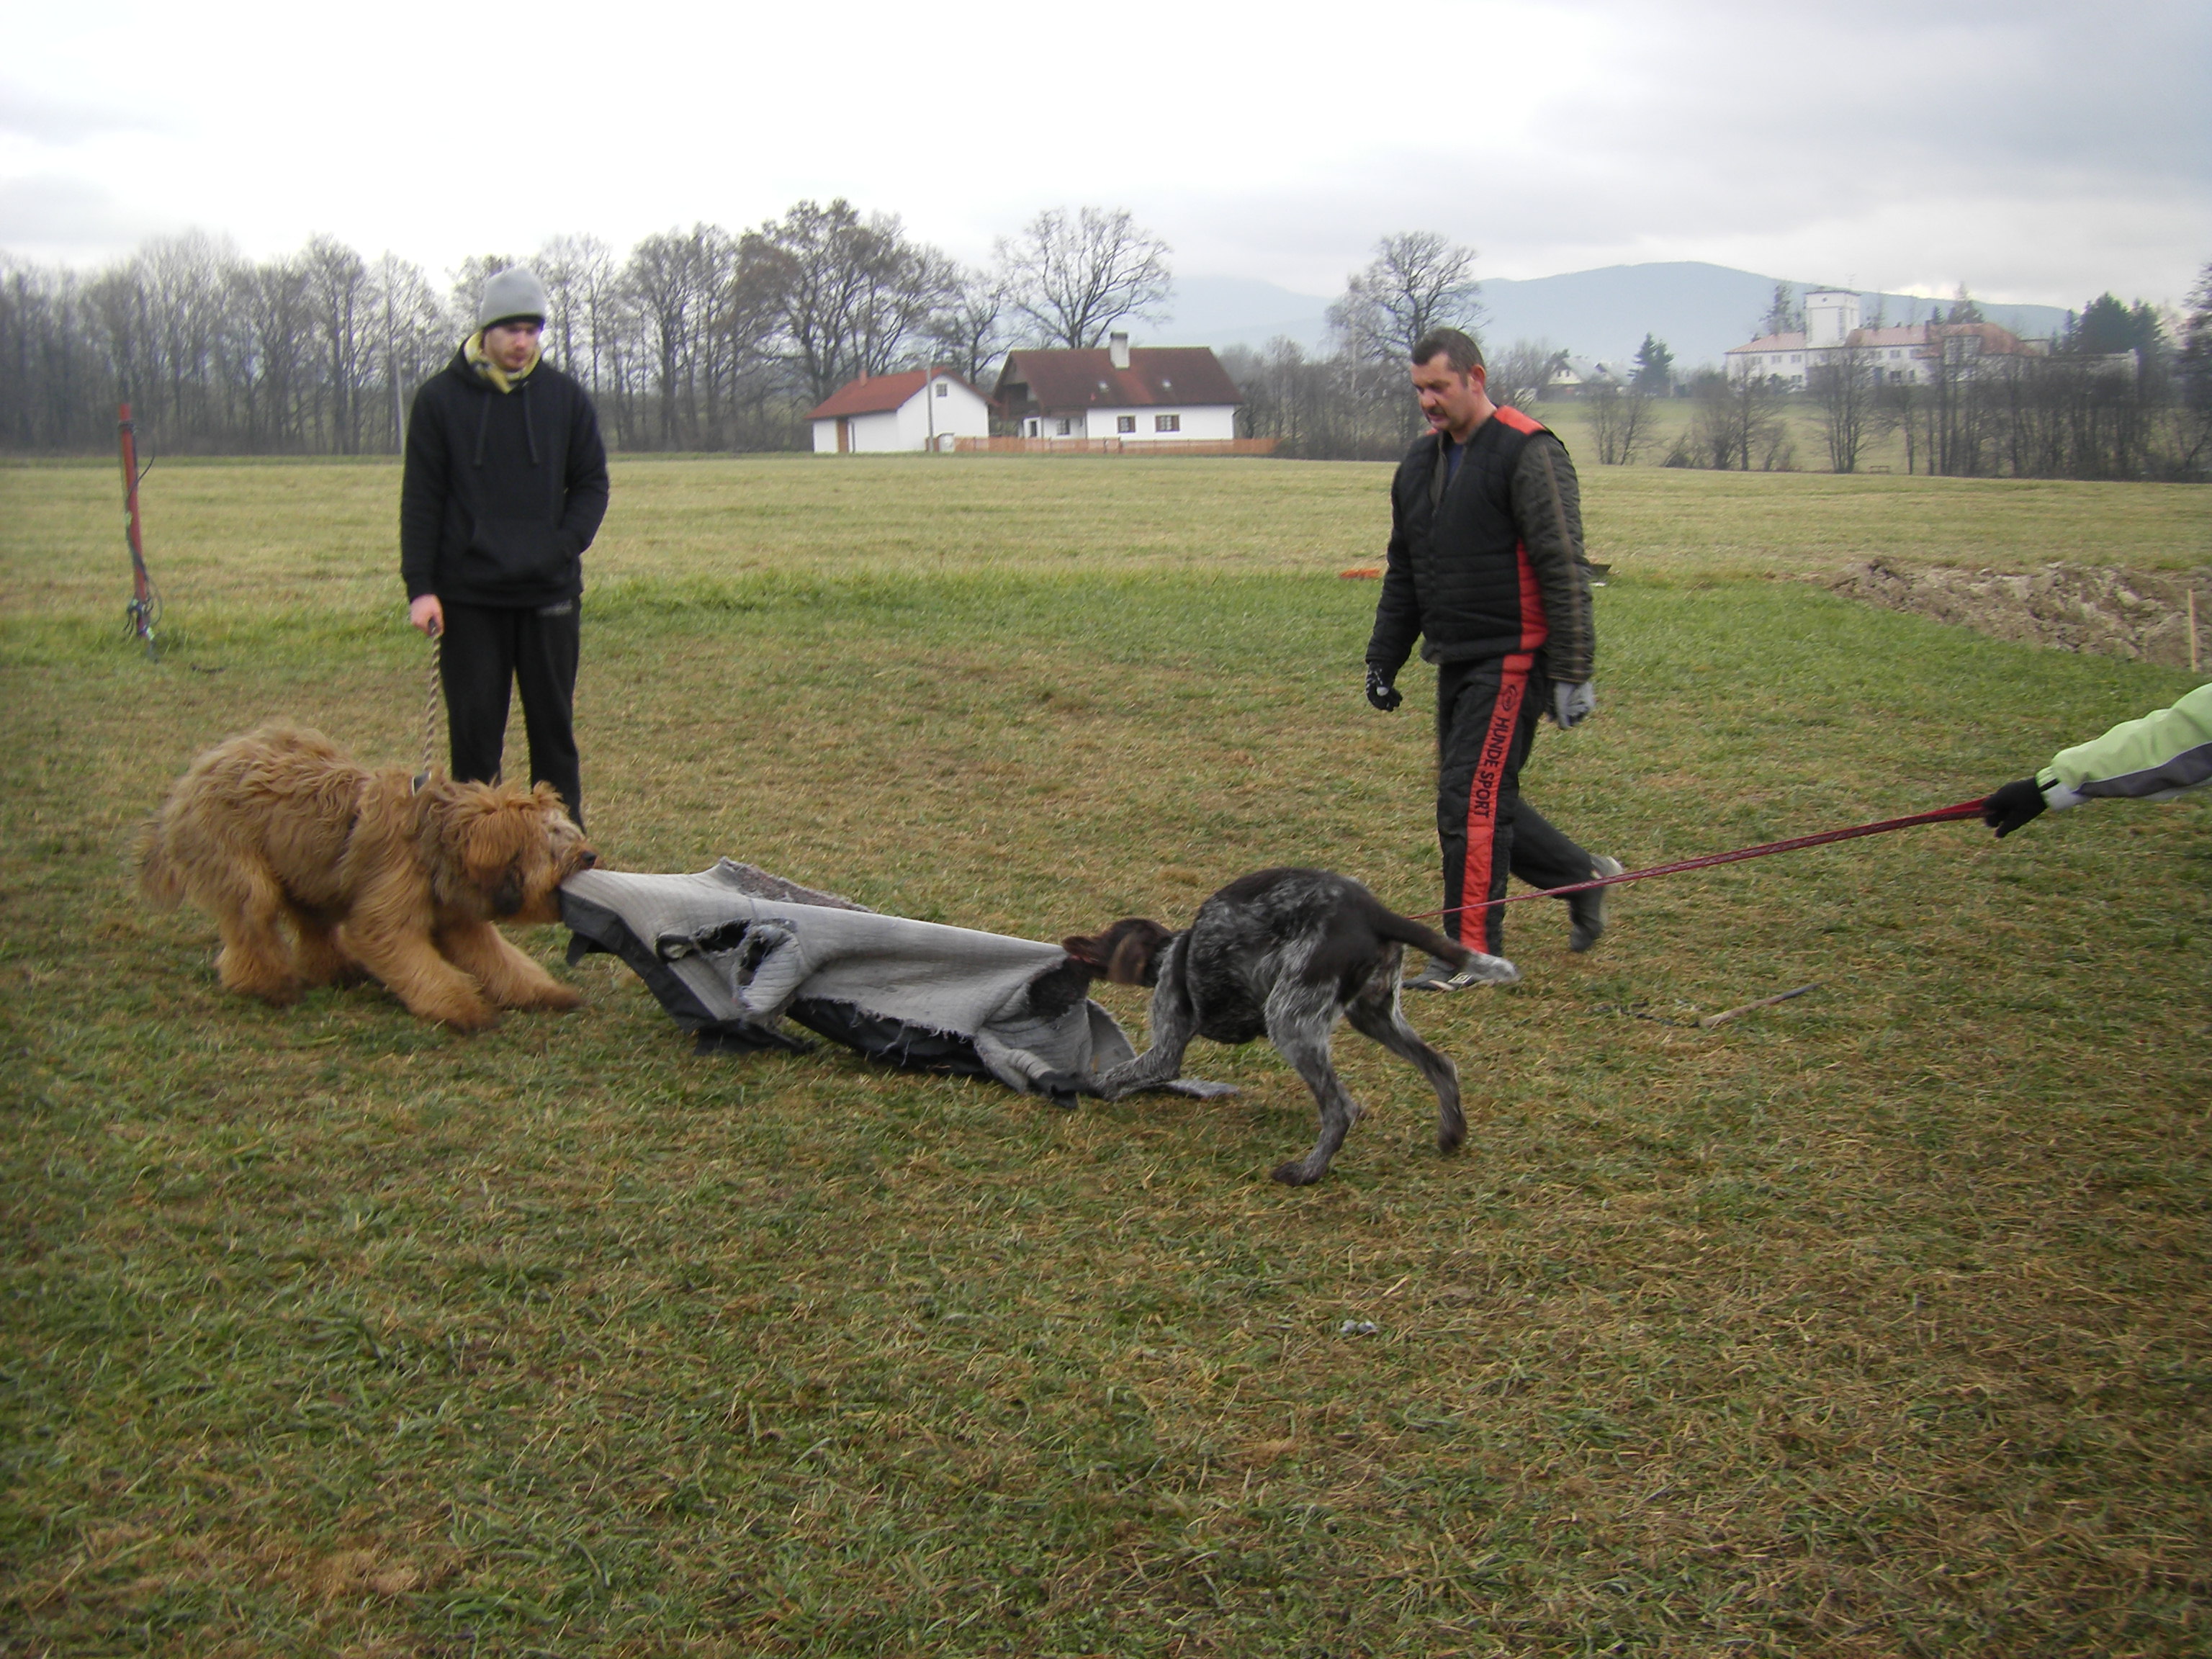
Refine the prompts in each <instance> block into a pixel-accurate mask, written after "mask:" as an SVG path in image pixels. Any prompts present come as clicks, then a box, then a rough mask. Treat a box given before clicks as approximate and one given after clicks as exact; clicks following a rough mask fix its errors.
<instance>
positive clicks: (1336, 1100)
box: [1267, 981, 1359, 1187]
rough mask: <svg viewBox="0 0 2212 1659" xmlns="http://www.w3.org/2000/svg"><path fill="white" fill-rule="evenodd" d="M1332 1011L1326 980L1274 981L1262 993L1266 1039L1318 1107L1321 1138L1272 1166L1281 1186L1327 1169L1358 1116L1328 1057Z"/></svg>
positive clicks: (1307, 1181) (1334, 1005)
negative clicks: (1270, 988) (1274, 984)
mask: <svg viewBox="0 0 2212 1659" xmlns="http://www.w3.org/2000/svg"><path fill="white" fill-rule="evenodd" d="M1336 1016H1337V1002H1336V996H1335V991H1334V987H1331V986H1325V985H1312V984H1307V983H1304V982H1301V981H1285V982H1283V983H1280V984H1278V985H1277V987H1276V988H1275V990H1274V992H1273V994H1271V995H1269V997H1268V998H1267V1039H1268V1041H1269V1042H1273V1044H1274V1045H1275V1047H1276V1048H1278V1049H1279V1050H1280V1051H1281V1053H1282V1056H1283V1058H1284V1059H1285V1060H1289V1061H1290V1062H1291V1066H1293V1067H1295V1068H1296V1069H1297V1074H1298V1075H1299V1076H1300V1077H1302V1078H1304V1079H1305V1085H1306V1087H1307V1088H1309V1089H1310V1090H1311V1091H1313V1097H1314V1104H1315V1106H1316V1108H1317V1109H1319V1110H1320V1113H1321V1138H1320V1139H1318V1140H1316V1141H1315V1142H1314V1146H1313V1151H1311V1152H1308V1153H1307V1154H1306V1155H1305V1156H1304V1158H1294V1159H1292V1160H1291V1162H1289V1163H1287V1164H1279V1165H1278V1166H1277V1167H1276V1169H1275V1170H1274V1176H1275V1179H1276V1180H1278V1181H1279V1182H1282V1183H1283V1184H1284V1185H1285V1186H1286V1187H1304V1186H1309V1185H1310V1184H1311V1183H1313V1182H1316V1181H1319V1180H1320V1179H1321V1178H1322V1176H1325V1175H1327V1174H1328V1165H1329V1160H1330V1159H1331V1158H1334V1157H1335V1156H1336V1154H1337V1152H1338V1151H1339V1149H1340V1148H1341V1147H1342V1146H1343V1145H1344V1138H1345V1136H1346V1135H1347V1134H1349V1133H1351V1132H1352V1125H1353V1124H1354V1123H1356V1122H1358V1121H1359V1103H1358V1101H1356V1100H1354V1099H1353V1098H1352V1096H1351V1093H1350V1092H1349V1091H1347V1090H1346V1088H1345V1086H1344V1082H1343V1079H1340V1078H1339V1077H1338V1076H1337V1074H1336V1067H1335V1066H1334V1064H1333V1063H1331V1061H1330V1060H1329V1053H1328V1040H1329V1030H1330V1028H1331V1027H1332V1026H1333V1025H1334V1024H1335V1022H1336Z"/></svg>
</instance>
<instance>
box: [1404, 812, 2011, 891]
mask: <svg viewBox="0 0 2212 1659" xmlns="http://www.w3.org/2000/svg"><path fill="white" fill-rule="evenodd" d="M1981 810H1982V803H1981V802H1980V801H1978V800H1962V801H1960V803H1959V804H1958V805H1956V806H1939V807H1937V808H1936V810H1935V811H1932V812H1915V813H1913V814H1912V815H1911V817H1903V818H1884V819H1882V820H1881V823H1857V824H1853V825H1852V826H1851V827H1850V829H1824V830H1822V831H1821V832H1820V834H1819V835H1817V836H1793V837H1792V838H1791V839H1790V840H1788V841H1770V842H1766V843H1765V844H1764V845H1763V846H1759V847H1741V848H1737V849H1736V850H1735V852H1733V853H1710V854H1706V855H1705V857H1704V858H1701V859H1683V860H1680V862H1679V863H1675V864H1655V865H1653V866H1651V867H1650V869H1649V870H1624V871H1622V872H1620V874H1619V875H1617V876H1600V877H1598V878H1595V879H1594V880H1591V881H1578V882H1576V883H1575V884H1573V885H1571V886H1568V887H1547V888H1545V889H1543V890H1541V892H1534V893H1516V894H1514V895H1513V896H1512V897H1511V898H1502V899H1481V900H1479V901H1477V902H1475V903H1473V904H1462V905H1459V906H1457V907H1456V908H1454V909H1450V910H1424V911H1422V912H1421V914H1420V915H1418V916H1413V917H1409V918H1407V920H1409V921H1428V920H1430V919H1431V917H1435V916H1449V915H1458V914H1459V912H1460V911H1462V910H1487V909H1488V908H1490V907H1491V906H1492V905H1493V904H1518V903H1520V902H1522V900H1523V899H1540V898H1565V896H1567V895H1568V894H1570V893H1587V892H1588V891H1589V890H1590V889H1591V888H1593V887H1618V886H1619V885H1620V884H1621V883H1622V882H1624V881H1642V880H1644V878H1646V877H1647V876H1672V875H1678V874H1680V872H1682V871H1685V870H1703V869H1705V868H1706V867H1707V866H1710V865H1715V864H1734V863H1735V862H1737V861H1738V860H1741V859H1763V858H1765V856H1766V855H1767V854H1769V853H1794V852H1796V850H1797V849H1798V848H1801V847H1819V846H1821V845H1823V844H1824V843H1826V842H1832V841H1851V840H1854V839H1856V838H1857V837H1858V836H1879V835H1881V834H1884V833H1885V832H1887V831H1888V830H1891V829H1911V827H1912V826H1913V825H1914V824H1916V823H1944V822H1945V821H1946V820H1948V819H1952V818H1971V817H1978V816H1979V815H1980V812H1981Z"/></svg>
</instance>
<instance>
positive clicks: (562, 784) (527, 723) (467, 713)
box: [438, 599, 584, 826]
mask: <svg viewBox="0 0 2212 1659" xmlns="http://www.w3.org/2000/svg"><path fill="white" fill-rule="evenodd" d="M444 609H445V612H446V631H445V638H444V642H443V643H442V644H441V646H440V647H439V650H438V667H439V673H440V678H441V679H442V680H443V681H444V682H445V687H446V726H447V732H449V733H450V734H451V737H452V739H453V775H454V777H456V778H458V779H459V780H460V781H463V782H465V783H490V782H493V781H496V780H497V779H498V777H499V775H500V761H501V755H502V753H503V751H504V750H505V748H506V744H507V699H508V694H509V690H510V689H511V688H512V689H513V690H520V692H521V694H522V723H523V726H524V728H525V729H526V731H527V732H528V733H529V735H530V781H532V783H550V784H551V785H552V786H553V787H555V788H556V789H557V790H559V791H560V792H561V799H562V801H563V802H564V803H565V804H566V805H567V806H568V816H569V817H572V818H574V819H575V820H576V823H577V824H578V825H579V826H581V825H582V823H583V822H584V807H583V780H582V775H581V769H580V763H579V762H578V760H577V757H576V723H575V717H574V700H575V695H576V659H577V654H578V647H579V641H580V635H581V624H582V620H583V616H582V609H581V605H580V602H579V601H577V600H574V599H570V600H568V602H567V603H565V604H562V605H546V606H544V607H539V608H529V607H526V608H523V609H520V610H507V609H506V608H505V607H503V606H497V605H455V604H454V603H453V601H451V600H450V599H449V600H447V601H446V603H445V606H444Z"/></svg>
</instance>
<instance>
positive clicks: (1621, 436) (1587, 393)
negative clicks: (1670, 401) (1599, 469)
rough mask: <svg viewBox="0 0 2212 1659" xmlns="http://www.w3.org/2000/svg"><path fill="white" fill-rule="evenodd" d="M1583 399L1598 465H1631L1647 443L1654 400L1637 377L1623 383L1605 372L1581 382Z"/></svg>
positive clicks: (1649, 437)
mask: <svg viewBox="0 0 2212 1659" xmlns="http://www.w3.org/2000/svg"><path fill="white" fill-rule="evenodd" d="M1582 401H1583V402H1584V403H1586V404H1589V410H1590V435H1591V436H1592V437H1594V438H1595V439H1596V440H1597V459H1598V462H1599V464H1600V465H1603V466H1627V465H1631V464H1632V463H1633V462H1634V461H1635V459H1636V452H1637V451H1638V450H1639V449H1642V448H1645V447H1648V446H1649V445H1650V442H1651V424H1652V421H1651V410H1652V404H1653V403H1654V401H1655V400H1654V399H1653V398H1652V396H1651V393H1650V391H1649V390H1647V389H1646V388H1645V386H1644V384H1643V382H1641V381H1640V380H1634V379H1632V380H1630V381H1629V382H1628V383H1627V384H1626V386H1623V385H1622V384H1621V383H1620V381H1619V380H1614V379H1613V378H1612V377H1610V376H1607V378H1606V379H1604V380H1600V381H1598V382H1597V384H1596V385H1595V386H1584V387H1583V393H1582Z"/></svg>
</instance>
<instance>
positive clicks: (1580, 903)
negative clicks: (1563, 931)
mask: <svg viewBox="0 0 2212 1659" xmlns="http://www.w3.org/2000/svg"><path fill="white" fill-rule="evenodd" d="M1619 874H1620V860H1619V859H1609V858H1607V857H1606V855H1605V854H1602V853H1593V854H1590V878H1591V879H1592V880H1597V879H1600V878H1603V877H1606V876H1617V875H1619ZM1605 895H1606V890H1605V889H1604V888H1602V887H1593V888H1591V889H1590V890H1589V891H1588V892H1587V893H1570V894H1568V895H1567V920H1568V921H1569V922H1570V923H1571V931H1570V932H1569V933H1568V934H1567V949H1569V950H1570V951H1587V950H1589V948H1590V946H1591V945H1595V944H1596V943H1597V942H1598V939H1599V936H1600V935H1601V934H1602V933H1604V932H1605Z"/></svg>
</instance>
